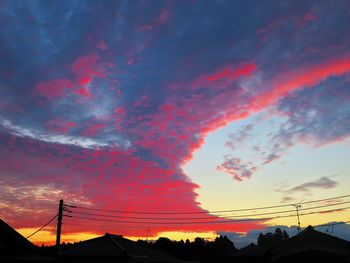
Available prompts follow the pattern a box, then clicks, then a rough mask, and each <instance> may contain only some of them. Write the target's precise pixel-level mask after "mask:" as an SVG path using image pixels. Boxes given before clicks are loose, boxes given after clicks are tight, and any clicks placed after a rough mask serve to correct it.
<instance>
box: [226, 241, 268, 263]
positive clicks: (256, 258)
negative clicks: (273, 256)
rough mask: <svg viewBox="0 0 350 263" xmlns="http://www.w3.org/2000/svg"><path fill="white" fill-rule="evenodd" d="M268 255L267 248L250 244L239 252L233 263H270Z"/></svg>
mask: <svg viewBox="0 0 350 263" xmlns="http://www.w3.org/2000/svg"><path fill="white" fill-rule="evenodd" d="M266 253H267V249H266V248H264V247H261V246H257V245H255V244H254V243H250V244H249V245H248V246H245V247H243V248H241V249H239V250H237V251H236V253H235V255H234V256H233V257H232V259H233V262H270V261H269V258H268V257H267V254H266Z"/></svg>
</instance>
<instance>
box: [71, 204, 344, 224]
mask: <svg viewBox="0 0 350 263" xmlns="http://www.w3.org/2000/svg"><path fill="white" fill-rule="evenodd" d="M347 209H350V206H347V207H340V208H336V209H330V210H322V211H313V212H308V213H301V214H299V216H305V215H311V214H320V213H330V212H335V211H339V210H347ZM71 217H72V218H77V219H83V220H92V221H101V222H114V223H127V224H152V225H154V224H155V225H190V224H217V223H236V222H251V221H269V220H273V219H280V218H287V217H295V214H289V215H281V216H275V217H265V218H246V219H235V220H229V219H227V220H216V219H214V220H213V221H187V222H174V221H169V222H149V221H146V222H143V221H125V220H110V219H101V218H93V217H84V216H74V215H72V216H71Z"/></svg>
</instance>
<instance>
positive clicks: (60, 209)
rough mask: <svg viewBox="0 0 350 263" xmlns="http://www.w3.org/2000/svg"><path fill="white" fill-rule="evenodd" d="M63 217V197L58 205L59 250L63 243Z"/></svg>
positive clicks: (57, 234)
mask: <svg viewBox="0 0 350 263" xmlns="http://www.w3.org/2000/svg"><path fill="white" fill-rule="evenodd" d="M62 218H63V200H62V199H61V200H60V202H59V205H58V217H57V233H56V249H57V252H58V251H59V249H60V243H61V227H62Z"/></svg>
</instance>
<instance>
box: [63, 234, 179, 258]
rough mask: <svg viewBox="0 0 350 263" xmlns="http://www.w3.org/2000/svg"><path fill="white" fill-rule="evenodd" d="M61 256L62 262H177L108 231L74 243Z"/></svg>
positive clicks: (168, 256)
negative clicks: (99, 235) (102, 234)
mask: <svg viewBox="0 0 350 263" xmlns="http://www.w3.org/2000/svg"><path fill="white" fill-rule="evenodd" d="M61 257H62V260H63V261H64V262H177V261H176V260H175V259H174V258H173V257H172V256H170V255H167V254H163V253H161V252H158V251H156V250H153V249H150V248H147V247H144V246H142V245H140V244H138V243H136V242H134V241H132V240H129V239H126V238H124V237H122V236H119V235H112V234H109V233H106V234H105V235H104V236H101V237H97V238H93V239H89V240H85V241H82V242H79V243H76V244H74V245H73V246H72V247H71V248H69V249H67V250H66V251H64V252H62V253H61Z"/></svg>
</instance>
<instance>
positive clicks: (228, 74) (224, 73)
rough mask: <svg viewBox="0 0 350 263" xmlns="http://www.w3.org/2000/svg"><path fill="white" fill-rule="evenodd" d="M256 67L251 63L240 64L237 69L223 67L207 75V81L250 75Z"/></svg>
mask: <svg viewBox="0 0 350 263" xmlns="http://www.w3.org/2000/svg"><path fill="white" fill-rule="evenodd" d="M255 69H256V65H255V64H253V63H249V64H245V65H242V66H241V67H239V68H237V69H224V70H221V71H219V72H217V73H214V74H212V75H209V76H207V80H208V81H216V80H219V79H223V78H230V79H236V78H238V77H240V76H247V75H250V74H251V73H252V72H253V71H254V70H255Z"/></svg>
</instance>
